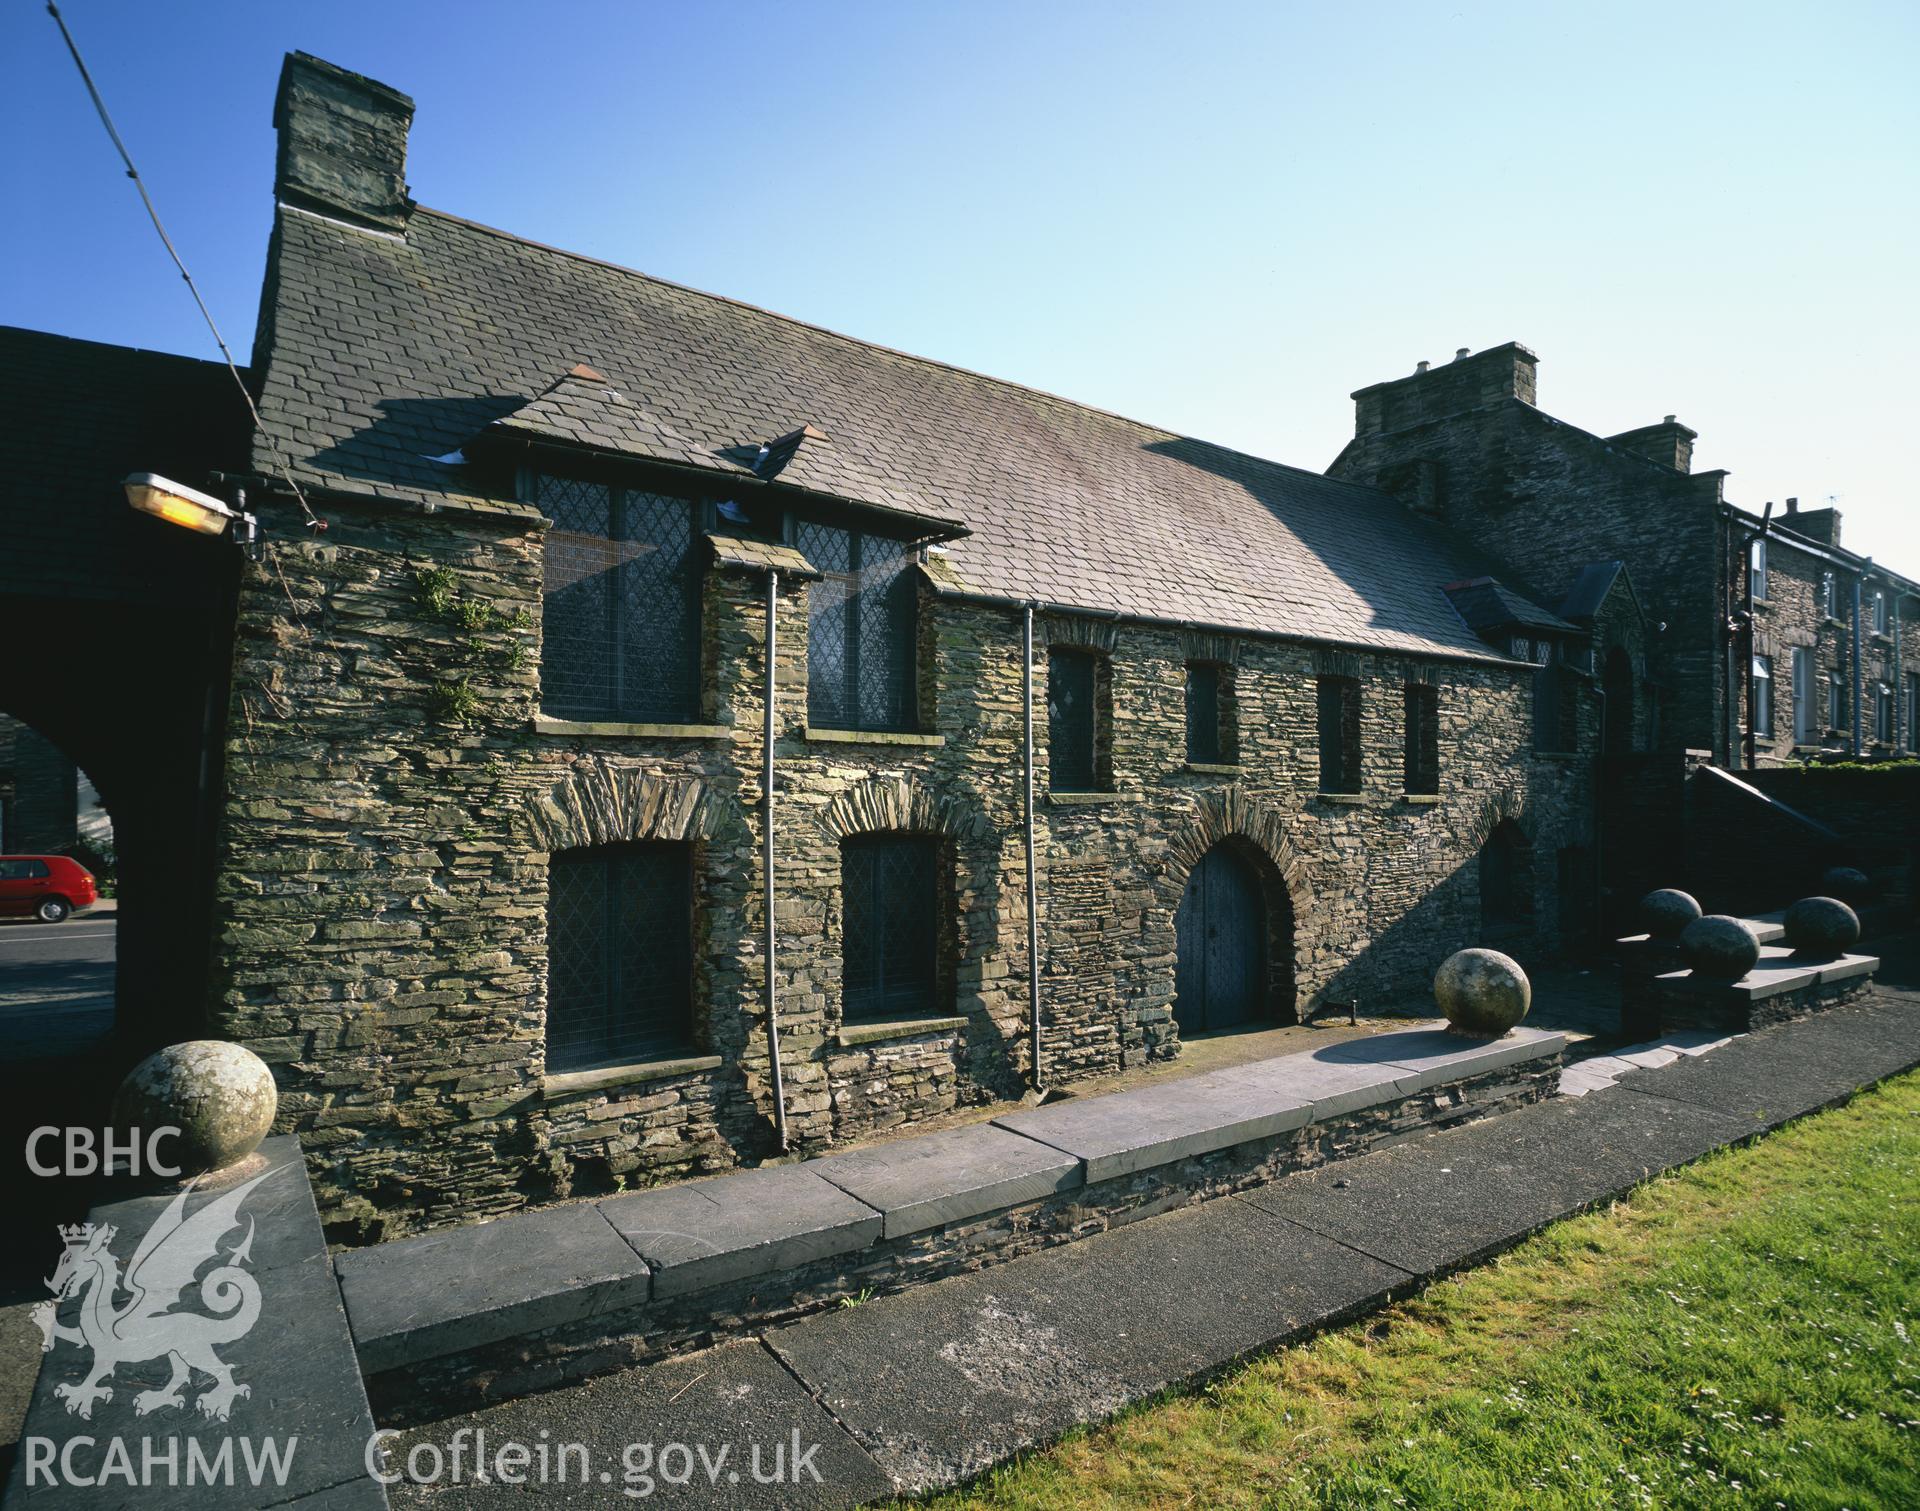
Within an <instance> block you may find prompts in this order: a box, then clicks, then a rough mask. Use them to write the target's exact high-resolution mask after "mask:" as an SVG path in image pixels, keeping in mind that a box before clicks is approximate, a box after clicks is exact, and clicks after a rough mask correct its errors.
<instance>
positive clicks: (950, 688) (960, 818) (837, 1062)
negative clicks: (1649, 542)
mask: <svg viewBox="0 0 1920 1511" xmlns="http://www.w3.org/2000/svg"><path fill="white" fill-rule="evenodd" d="M412 108H413V107H412V103H411V102H410V101H409V100H408V99H406V97H404V96H402V95H400V94H398V93H397V92H395V91H393V90H391V89H389V88H386V87H385V86H382V85H379V84H376V83H374V82H372V81H370V80H367V79H364V78H360V77H358V76H356V75H353V74H350V73H347V72H345V71H343V70H341V69H338V68H336V67H333V66H332V65H329V64H326V63H323V62H320V61H318V60H315V59H312V58H308V57H305V56H302V55H295V56H293V57H291V58H290V59H289V60H288V63H287V67H286V69H285V72H284V74H283V76H282V81H281V90H280V95H279V100H278V104H277V107H276V123H277V125H278V128H279V131H280V152H279V169H278V177H277V183H276V186H275V192H276V200H277V206H276V213H275V225H274V232H273V238H272V243H271V249H270V254H269V264H268V270H267V278H266V285H265V292H264V295H263V303H262V311H261V319H260V325H259V335H258V340H257V344H256V350H255V354H254V363H253V373H254V376H255V381H256V382H257V385H258V391H259V395H260V404H261V409H262V412H263V415H264V417H265V428H264V430H263V432H262V433H261V434H260V436H259V437H258V438H257V440H256V445H255V452H254V457H253V469H254V472H255V473H256V474H258V482H257V483H256V486H255V489H254V492H253V494H252V495H251V497H252V502H253V503H254V505H255V506H256V507H257V508H258V509H259V510H260V512H261V514H262V517H263V523H264V525H265V528H266V530H267V533H268V535H269V538H270V545H269V549H268V552H267V555H266V557H265V559H264V560H263V561H262V562H261V563H260V564H258V565H257V566H254V567H251V568H249V569H248V570H247V571H246V572H245V574H244V581H243V582H242V585H241V588H240V604H239V610H238V627H237V649H236V655H235V664H234V673H233V695H232V706H231V709H230V715H229V720H228V743H227V750H226V792H227V799H226V812H225V823H224V829H223V850H222V856H221V861H220V865H219V871H218V893H219V898H218V911H219V920H218V925H217V938H216V945H215V966H216V970H217V972H218V974H219V984H218V988H217V992H216V999H215V1006H214V1010H213V1011H214V1016H215V1020H216V1021H215V1031H217V1032H219V1033H221V1034H223V1035H226V1036H231V1037H233V1038H237V1039H239V1040H242V1041H243V1042H246V1043H248V1044H250V1045H252V1046H253V1047H254V1048H256V1049H257V1050H259V1051H260V1052H261V1053H262V1054H263V1055H265V1056H266V1057H267V1058H268V1059H270V1060H271V1061H272V1062H274V1064H275V1066H276V1074H277V1076H278V1078H279V1080H280V1086H281V1108H282V1112H283V1115H284V1117H285V1118H286V1120H287V1121H288V1122H289V1123H290V1124H291V1126H292V1127H293V1128H295V1129H297V1131H298V1132H299V1133H300V1134H301V1137H302V1139H303V1141H304V1142H305V1145H306V1147H307V1149H308V1151H309V1155H310V1159H311V1161H312V1164H313V1168H314V1171H315V1174H316V1177H317V1186H318V1190H319V1193H320V1199H321V1201H322V1204H323V1207H324V1208H325V1215H326V1216H327V1218H328V1220H329V1221H330V1223H331V1224H332V1225H333V1230H334V1231H335V1233H336V1234H337V1235H339V1236H341V1237H343V1238H348V1239H367V1238H373V1237H380V1236H386V1235H390V1234H392V1233H395V1232H399V1231H405V1230H407V1229H409V1228H413V1227H418V1226H423V1225H433V1224H439V1223H446V1222H452V1221H459V1220H464V1219H471V1218H473V1217H475V1216H479V1215H483V1214H485V1213H489V1212H493V1211H498V1210H502V1209H505V1208H508V1207H511V1206H514V1205H517V1204H520V1203H524V1202H526V1201H529V1200H537V1199H542V1198H545V1197H548V1196H551V1195H555V1194H566V1193H568V1192H580V1191H584V1190H592V1189H604V1188H606V1187H607V1186H609V1185H612V1184H615V1183H634V1184H639V1183H648V1182H655V1181H660V1180H668V1179H674V1178H679V1177H682V1176H685V1175H689V1174H693V1173H698V1172H703V1171H709V1170H715V1169H721V1168H726V1167H728V1166H731V1165H734V1164H738V1163H743V1162H744V1163H751V1162H754V1161H757V1160H760V1159H763V1158H765V1157H767V1156H769V1155H771V1154H773V1153H775V1152H776V1151H777V1150H778V1149H779V1147H780V1146H781V1144H782V1142H783V1140H784V1143H785V1145H786V1146H787V1147H788V1148H790V1149H796V1150H811V1149H817V1148H820V1147H823V1146H825V1145H827V1144H830V1143H833V1142H836V1141H844V1140H849V1139H856V1138H861V1137H865V1136H869V1135H872V1134H874V1133H876V1132H878V1131H881V1130H885V1129H888V1128H891V1127H895V1126H898V1125H902V1124H906V1123H910V1122H912V1121H914V1120H916V1119H921V1118H924V1117H926V1116H928V1115H931V1114H935V1113H938V1112H940V1111H942V1110H944V1109H947V1108H951V1107H953V1106H956V1105H958V1104H962V1103H966V1102H972V1101H979V1100H984V1099H988V1098H994V1097H1005V1096H1009V1095H1015V1094H1017V1093H1018V1092H1019V1091H1020V1090H1021V1089H1022V1088H1023V1087H1024V1086H1028V1085H1032V1084H1033V1083H1035V1082H1036V1081H1038V1082H1042V1083H1045V1084H1049V1085H1051V1084H1057V1083H1064V1082H1071V1081H1073V1080H1075V1079H1077V1078H1082V1077H1086V1076H1090V1075H1094V1074H1098V1073H1102V1072H1108V1071H1113V1070H1116V1069H1119V1068H1121V1067H1123V1066H1126V1065H1131V1064H1137V1063H1140V1062H1142V1061H1145V1060H1149V1059H1153V1058H1158V1057H1165V1056H1169V1055H1173V1054H1175V1053H1177V1051H1178V1049H1179V1046H1180V1043H1181V1040H1182V1038H1183V1037H1184V1036H1191V1035H1193V1034H1196V1033H1204V1032H1209V1031H1213V1030H1216V1029H1219V1028H1223V1027H1229V1026H1233V1025H1235V1024H1239V1023H1244V1022H1248V1021H1288V1020H1291V1019H1293V1018H1295V1017H1297V1016H1299V1015H1302V1014H1306V1013H1309V1012H1312V1011H1313V1010H1315V1009H1317V1008H1318V1007H1320V1006H1321V1005H1323V1004H1327V1003H1336V1002H1337V1003H1344V1002H1348V1001H1352V1000H1354V999H1355V998H1359V999H1362V1000H1377V999H1379V998H1381V997H1384V996H1386V995H1389V994H1392V993H1396V992H1400V991H1404V990H1409V989H1412V990H1419V989H1422V988H1424V986H1425V983H1426V982H1427V980H1428V979H1429V978H1430V975H1431V972H1432V970H1433V968H1434V966H1435V965H1436V963H1437V962H1438V961H1439V960H1440V959H1441V958H1443V957H1444V956H1445V955H1446V954H1447V953H1448V952H1450V951H1451V950H1453V949H1455V948H1458V947H1459V946H1461V945H1463V944H1467V943H1470V942H1473V941H1474V940H1476V939H1482V938H1485V939H1494V940H1499V941H1501V942H1502V943H1503V944H1504V945H1506V946H1508V947H1510V948H1513V949H1515V950H1518V951H1520V952H1522V953H1527V952H1530V951H1534V950H1539V949H1547V948H1551V947H1553V946H1554V944H1555V943H1556V942H1557V940H1558V938H1559V936H1560V933H1561V931H1562V929H1563V927H1564V926H1570V921H1571V919H1572V916H1573V915H1574V914H1575V913H1577V912H1579V910H1581V909H1583V908H1585V907H1588V906H1590V904H1591V898H1592V892H1593V886H1594V875H1593V870H1592V856H1593V844H1594V836H1593V831H1592V813H1593V805H1592V800H1591V793H1590V786H1591V781H1592V769H1593V762H1594V760H1595V754H1594V752H1595V750H1596V748H1597V745H1596V738H1597V732H1598V729H1599V726H1598V723H1597V722H1596V721H1597V720H1598V719H1599V718H1600V716H1601V713H1600V702H1599V696H1598V692H1597V689H1598V687H1599V685H1600V683H1599V680H1598V679H1597V677H1596V675H1595V674H1594V673H1593V671H1592V668H1591V659H1592V658H1591V647H1592V646H1593V645H1595V644H1596V643H1597V642H1602V643H1604V644H1605V645H1606V646H1607V647H1608V648H1609V649H1611V648H1613V647H1616V646H1622V647H1626V648H1627V654H1629V655H1631V656H1632V657H1633V658H1634V666H1635V680H1634V688H1633V692H1632V694H1631V696H1632V697H1634V698H1635V699H1638V698H1640V697H1642V696H1643V692H1642V687H1643V682H1644V679H1643V678H1642V677H1641V675H1640V667H1641V665H1642V662H1643V660H1644V657H1645V654H1646V652H1645V650H1644V645H1643V642H1644V638H1645V630H1644V626H1643V625H1642V622H1641V617H1640V610H1639V607H1638V601H1637V599H1636V598H1635V583H1634V579H1633V578H1632V577H1631V576H1630V575H1629V574H1628V573H1627V572H1626V571H1624V570H1622V569H1620V568H1619V566H1618V564H1617V562H1613V563H1609V562H1600V561H1596V562H1595V563H1593V565H1594V567H1595V570H1594V571H1593V572H1592V573H1590V574H1581V575H1579V577H1578V580H1577V582H1576V583H1575V584H1574V585H1573V586H1572V588H1570V589H1569V590H1564V591H1562V590H1558V589H1556V591H1555V592H1554V593H1553V594H1552V595H1551V596H1548V597H1545V598H1543V597H1541V596H1540V594H1539V592H1538V591H1537V590H1536V589H1535V588H1533V587H1531V586H1529V581H1528V574H1527V573H1526V572H1519V573H1516V572H1515V571H1514V570H1513V569H1512V568H1511V567H1508V566H1503V565H1502V564H1501V563H1499V562H1498V561H1496V560H1494V559H1492V558H1491V557H1489V556H1487V555H1486V554H1485V553H1484V552H1483V551H1481V550H1480V549H1478V548H1477V547H1476V546H1473V545H1469V544H1468V541H1467V538H1466V537H1465V536H1463V535H1462V534H1458V533H1455V532H1451V531H1449V530H1447V529H1445V528H1444V527H1442V526H1441V525H1439V524H1437V523H1435V522H1434V521H1432V520H1430V519H1426V518H1422V517H1421V512H1420V510H1419V508H1418V507H1415V508H1412V509H1409V508H1407V507H1403V505H1402V504H1401V503H1399V502H1397V501H1395V500H1394V499H1393V498H1392V497H1390V496H1389V495H1388V494H1387V493H1386V492H1383V491H1380V490H1378V489H1376V488H1373V487H1369V486H1362V485H1360V484H1358V483H1355V482H1352V481H1347V480H1341V479H1333V478H1327V477H1324V476H1321V475H1318V474H1315V473H1312V472H1306V471H1301V470H1298V469H1295V468H1290V467H1286V466H1282V465H1279V464H1276V463H1271V462H1267V461H1263V460H1260V459H1258V458H1254V457H1250V456H1246V455H1242V454H1240V453H1237V452H1233V451H1229V450H1225V449H1223V448H1219V447H1215V446H1210V445H1206V444H1204V443H1201V442H1198V441H1195V440H1192V439H1189V438H1186V437H1182V436H1180V435H1177V434H1174V433H1170V432H1167V431H1164V430H1158V429H1154V428H1152V427H1149V426H1144V425H1139V424H1136V423H1134V422H1132V421H1129V420H1125V419H1122V418H1120V417H1118V416H1114V415H1111V414H1107V413H1104V412H1101V411H1098V410H1094V409H1090V408H1088V407H1085V406H1082V405H1077V404H1073V403H1070V402H1067V401H1065V400H1062V399H1059V398H1055V397H1053V396H1051V395H1047V394H1043V393H1038V392H1035V391H1033V390H1030V389H1026V388H1022V387H1020V386H1018V385H1015V384H1011V383H1005V382H1000V381H996V380H993V379H989V378H986V377H982V376H980V375H978V374H974V373H971V372H965V371H962V370H959V369H955V368H952V367H949V366H945V365H942V364H940V363H936V362H931V361H926V360H923V359H920V358H916V357H911V356H908V355H905V354H902V353H899V352H895V351H891V350H888V349H885V348H882V347H877V346H873V345H869V344H866V343H862V342H858V341H853V340H850V339H847V338H845V337H842V336H838V335H835V334H833V333H831V332H827V331H824V330H820V329H817V328H815V327H812V326H808V325H805V324H802V323H800V322H797V321H794V320H789V319H784V318H781V317H779V316H776V315H772V314H769V313H767V312H765V311H762V310H758V309H755V308H752V307H749V306H746V305H742V304H739V303H736V302H733V301H730V300H726V299H722V298H716V297H713V296H710V295H706V294H701V293H696V292H694V291H692V290H689V289H685V288H681V287H677V286H675V285H672V284H668V283H665V282H662V281H660V280H658V279H654V278H650V277H646V276H644V275H641V274H639V273H635V272H631V271H628V270H626V269H622V268H618V267H614V266H611V265H608V264H606V263H603V262H598V261H595V260H593V259H591V258H586V257H580V256H575V255H572V254H568V253H564V252H560V251H556V250H554V249H552V248H549V247H545V246H541V245H539V244H536V243H533V242H530V241H526V240H523V239H521V238H519V237H516V236H511V235H508V234H506V233H503V232H500V231H497V230H492V229H489V228H487V227H483V226H478V225H475V224H472V223H470V222H467V221H464V220H460V219H458V218H457V217H454V216H451V215H448V214H444V213H442V212H439V211H435V210H430V209H426V208H424V207H422V206H419V205H417V204H415V203H414V202H413V200H412V199H411V198H410V197H409V195H408V193H407V190H406V185H405V182H404V166H405V152H406V136H407V129H408V125H409V121H410V118H411V114H412ZM286 479H291V480H294V481H297V482H298V483H299V485H300V487H301V490H302V491H303V493H304V495H305V497H306V499H307V500H308V502H309V503H310V504H311V505H312V507H313V508H314V509H315V510H316V511H317V513H318V514H319V515H320V517H321V519H322V520H323V522H324V524H325V526H326V529H325V531H324V533H321V532H318V531H315V530H312V529H310V528H307V527H306V526H305V525H304V523H303V516H302V511H301V509H300V507H299V505H298V504H297V503H296V502H295V501H294V500H293V499H291V498H290V497H288V496H287V486H286V481H285V480H286ZM1029 636H1031V640H1032V646H1033V649H1032V655H1031V659H1030V660H1029V658H1028V657H1027V656H1026V654H1025V651H1024V647H1025V645H1026V643H1027V638H1028V637H1029ZM769 663H771V664H769ZM769 703H770V706H769ZM1029 715H1030V718H1031V736H1030V737H1029V734H1028V728H1029ZM1029 759H1031V763H1032V771H1033V773H1034V780H1033V794H1032V798H1031V800H1029V797H1028V784H1027V769H1028V767H1027V763H1028V761H1029ZM769 770H770V771H771V774H772V786H771V791H769V789H768V786H767V780H766V778H767V773H768V771H769ZM1029 833H1030V836H1031V838H1030V841H1029ZM1029 842H1030V843H1031V853H1032V855H1033V865H1032V868H1031V871H1030V870H1029V866H1028V860H1027V856H1028V853H1029V850H1028V846H1029ZM769 859H770V866H769ZM1030 895H1031V896H1032V897H1034V898H1035V899H1037V910H1033V909H1030V906H1029V896H1030ZM769 900H770V901H771V918H770V920H769V913H768V902H769ZM769 921H770V922H771V954H770V953H769V942H770V941H769ZM770 961H771V968H770ZM1036 1022H1037V1025H1038V1036H1037V1042H1036V1034H1035V1025H1036ZM775 1044H777V1046H778V1058H777V1060H776V1058H775V1056H774V1054H773V1053H772V1046H774V1045H775Z"/></svg>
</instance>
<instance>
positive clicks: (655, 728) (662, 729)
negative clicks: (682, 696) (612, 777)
mask: <svg viewBox="0 0 1920 1511" xmlns="http://www.w3.org/2000/svg"><path fill="white" fill-rule="evenodd" d="M532 725H533V732H534V733H535V734H541V735H574V736H580V735H586V736H591V737H596V738H607V739H616V740H725V739H730V738H731V737H732V735H733V731H732V730H731V729H729V728H728V727H727V726H726V725H724V724H629V723H626V722H624V721H621V720H612V719H607V720H599V719H588V720H580V719H553V718H549V717H548V716H547V715H546V714H535V715H534V716H533V720H532Z"/></svg>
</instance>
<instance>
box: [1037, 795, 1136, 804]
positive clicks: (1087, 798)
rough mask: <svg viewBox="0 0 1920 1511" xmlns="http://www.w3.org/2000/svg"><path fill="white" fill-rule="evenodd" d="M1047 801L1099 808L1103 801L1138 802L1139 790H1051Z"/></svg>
mask: <svg viewBox="0 0 1920 1511" xmlns="http://www.w3.org/2000/svg"><path fill="white" fill-rule="evenodd" d="M1047 801H1048V802H1049V803H1051V804H1053V806H1054V807H1056V808H1098V807H1099V806H1100V805H1101V804H1103V803H1137V802H1139V801H1140V794H1139V793H1137V792H1049V793H1048V794H1047Z"/></svg>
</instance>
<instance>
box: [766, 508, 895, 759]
mask: <svg viewBox="0 0 1920 1511" xmlns="http://www.w3.org/2000/svg"><path fill="white" fill-rule="evenodd" d="M795 544H796V545H798V546H799V548H800V554H801V555H803V556H805V557H806V558H807V560H808V561H809V562H811V563H812V564H813V567H814V569H815V570H816V571H818V572H819V573H820V581H818V582H816V583H815V584H813V589H812V592H811V594H810V596H809V599H808V609H807V723H808V724H810V725H813V726H814V727H816V728H820V729H853V730H874V731H896V732H911V731H912V730H914V729H915V728H916V727H917V724H918V720H919V712H920V710H919V698H918V689H917V687H916V682H915V678H916V665H915V655H914V649H915V647H914V641H915V637H916V634H917V622H918V608H919V600H918V591H917V588H916V586H915V582H914V575H913V563H914V549H913V547H912V546H910V545H908V544H906V543H905V542H904V541H899V540H890V539H888V538H887V537H886V536H884V535H870V534H868V533H866V532H865V531H861V530H851V529H845V528H842V527H840V526H838V525H823V524H817V523H815V522H814V521H811V520H803V521H801V523H800V526H799V529H798V531H797V532H796V536H795Z"/></svg>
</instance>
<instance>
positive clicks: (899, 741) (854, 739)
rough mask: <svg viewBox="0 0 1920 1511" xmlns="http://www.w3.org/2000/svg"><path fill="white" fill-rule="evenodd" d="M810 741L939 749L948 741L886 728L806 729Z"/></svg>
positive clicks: (941, 737)
mask: <svg viewBox="0 0 1920 1511" xmlns="http://www.w3.org/2000/svg"><path fill="white" fill-rule="evenodd" d="M804 733H805V734H806V737H807V739H808V741H809V742H811V743H814V744H820V745H911V746H915V747H918V748H920V749H923V750H938V749H939V748H940V747H941V746H942V745H944V744H946V743H947V737H946V736H945V735H917V734H910V733H907V732H905V731H900V730H886V729H815V728H814V727H813V726H812V725H811V724H809V725H808V726H807V728H806V730H805V731H804Z"/></svg>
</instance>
